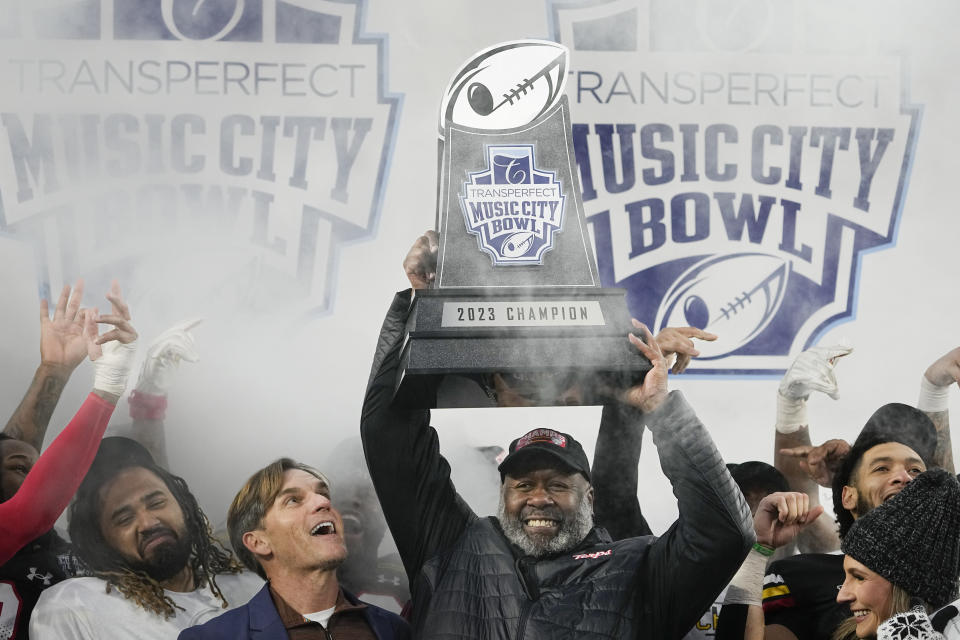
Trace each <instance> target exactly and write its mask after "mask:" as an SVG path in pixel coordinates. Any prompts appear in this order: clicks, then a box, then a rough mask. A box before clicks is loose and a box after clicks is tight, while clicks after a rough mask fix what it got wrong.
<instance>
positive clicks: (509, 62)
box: [440, 40, 569, 137]
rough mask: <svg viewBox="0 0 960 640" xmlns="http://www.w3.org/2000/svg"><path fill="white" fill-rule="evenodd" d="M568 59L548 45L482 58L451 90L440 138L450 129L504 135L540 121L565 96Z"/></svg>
mask: <svg viewBox="0 0 960 640" xmlns="http://www.w3.org/2000/svg"><path fill="white" fill-rule="evenodd" d="M568 55H569V54H568V51H567V48H566V47H565V46H563V45H562V44H557V43H556V42H550V41H548V40H514V41H511V42H501V43H499V44H495V45H493V46H490V47H487V48H486V49H483V50H482V51H479V52H477V53H476V54H474V55H473V56H472V57H471V58H470V59H469V60H467V61H466V62H465V63H464V64H463V65H462V66H461V67H460V68H459V69H458V70H457V72H456V73H455V74H454V76H453V78H452V79H451V80H450V83H449V84H448V85H447V90H446V91H445V92H444V95H443V102H442V103H441V105H440V136H441V137H443V135H444V130H445V129H446V127H447V126H448V125H450V124H455V125H459V126H462V127H469V128H472V129H482V130H502V129H515V128H517V127H522V126H524V125H527V124H530V123H531V122H534V121H536V120H537V118H539V117H540V116H542V115H543V114H544V113H546V112H547V111H549V110H550V109H551V108H552V107H554V106H555V105H556V104H557V103H558V102H559V101H560V96H562V95H563V88H564V86H565V84H566V80H567V59H568Z"/></svg>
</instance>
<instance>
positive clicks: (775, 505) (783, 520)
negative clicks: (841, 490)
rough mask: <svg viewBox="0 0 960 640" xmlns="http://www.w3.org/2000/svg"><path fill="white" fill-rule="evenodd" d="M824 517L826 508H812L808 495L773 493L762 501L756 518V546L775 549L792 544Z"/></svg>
mask: <svg viewBox="0 0 960 640" xmlns="http://www.w3.org/2000/svg"><path fill="white" fill-rule="evenodd" d="M821 513H823V507H822V506H820V505H817V506H816V507H814V508H813V509H811V508H810V498H809V497H808V496H807V494H805V493H797V492H793V491H789V492H777V493H771V494H770V495H768V496H766V497H764V498H763V500H761V501H760V504H759V505H758V506H757V513H756V514H755V515H754V516H753V530H754V532H755V533H756V534H757V542H759V543H760V544H763V545H766V546H768V547H772V548H774V549H776V548H779V547H782V546H783V545H785V544H789V543H790V542H792V541H793V540H794V539H795V538H796V537H797V534H799V533H800V530H801V529H803V528H804V527H805V526H807V525H808V524H810V523H811V522H813V521H814V520H816V519H817V518H818V517H819V516H820V514H821Z"/></svg>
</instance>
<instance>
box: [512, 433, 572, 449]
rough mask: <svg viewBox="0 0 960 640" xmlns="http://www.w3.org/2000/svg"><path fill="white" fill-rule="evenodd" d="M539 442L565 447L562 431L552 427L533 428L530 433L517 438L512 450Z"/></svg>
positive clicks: (565, 440) (565, 441)
mask: <svg viewBox="0 0 960 640" xmlns="http://www.w3.org/2000/svg"><path fill="white" fill-rule="evenodd" d="M539 442H544V443H550V444H553V445H555V446H558V447H561V448H563V449H566V448H567V439H566V438H565V437H564V436H563V434H562V433H558V432H556V431H554V430H553V429H534V430H533V431H531V432H530V433H527V434H525V435H523V436H521V437H520V439H519V440H517V446H516V447H514V449H513V450H514V451H516V450H517V449H522V448H523V447H525V446H527V445H529V444H534V443H539Z"/></svg>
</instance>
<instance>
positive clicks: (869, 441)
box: [833, 402, 937, 537]
mask: <svg viewBox="0 0 960 640" xmlns="http://www.w3.org/2000/svg"><path fill="white" fill-rule="evenodd" d="M886 442H899V443H900V444H903V445H906V446H908V447H910V448H911V449H913V450H914V451H915V452H916V453H917V455H919V456H920V459H921V460H923V462H924V464H925V465H927V467H930V466H932V464H933V453H934V451H935V450H936V447H937V430H936V427H934V426H933V422H932V421H931V420H930V418H929V417H928V416H927V414H925V413H924V412H923V411H920V410H919V409H917V408H915V407H911V406H910V405H906V404H901V403H899V402H891V403H890V404H885V405H883V406H882V407H880V408H879V409H877V410H876V411H874V412H873V415H872V416H870V418H869V419H868V420H867V423H866V424H865V425H863V429H861V430H860V434H859V435H858V436H857V439H856V440H855V441H854V443H853V446H851V447H850V452H849V453H848V454H847V455H846V457H845V458H844V459H843V462H842V463H841V464H840V469H839V470H838V471H837V473H836V475H835V476H834V478H833V510H834V513H835V514H836V516H837V522H838V523H839V525H840V536H841V537H843V536H844V535H846V532H847V530H849V528H850V525H851V524H853V517H852V516H851V515H850V514H849V512H848V511H847V510H846V509H845V508H844V507H843V487H844V486H846V485H849V484H850V475H851V474H852V473H853V470H854V468H855V467H856V466H857V464H859V462H860V459H861V458H863V454H864V453H866V452H867V451H869V450H870V449H872V448H873V447H875V446H877V445H879V444H884V443H886Z"/></svg>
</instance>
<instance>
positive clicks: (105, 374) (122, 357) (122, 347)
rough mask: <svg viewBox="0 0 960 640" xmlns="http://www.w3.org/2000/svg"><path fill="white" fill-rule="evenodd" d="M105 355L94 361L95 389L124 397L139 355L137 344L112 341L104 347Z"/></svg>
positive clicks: (134, 342)
mask: <svg viewBox="0 0 960 640" xmlns="http://www.w3.org/2000/svg"><path fill="white" fill-rule="evenodd" d="M102 348H103V355H102V356H100V357H99V358H97V359H96V360H94V361H93V388H94V389H95V390H97V391H103V392H104V393H109V394H112V395H115V396H118V397H119V396H122V395H123V392H124V390H126V388H127V378H128V377H129V376H130V370H131V369H132V368H133V360H134V358H135V357H136V355H137V342H136V340H134V341H133V342H131V343H129V344H123V343H122V342H117V341H111V342H105V343H104V344H103V346H102Z"/></svg>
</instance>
